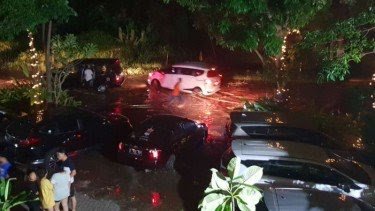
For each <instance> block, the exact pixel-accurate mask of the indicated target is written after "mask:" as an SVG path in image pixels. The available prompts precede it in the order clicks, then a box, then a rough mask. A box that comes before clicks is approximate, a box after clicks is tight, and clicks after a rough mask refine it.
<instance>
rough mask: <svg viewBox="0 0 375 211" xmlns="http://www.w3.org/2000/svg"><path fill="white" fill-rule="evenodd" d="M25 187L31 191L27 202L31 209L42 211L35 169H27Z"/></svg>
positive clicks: (32, 210) (31, 210)
mask: <svg viewBox="0 0 375 211" xmlns="http://www.w3.org/2000/svg"><path fill="white" fill-rule="evenodd" d="M25 189H26V191H28V192H29V193H30V195H29V197H28V200H29V201H28V202H27V203H26V205H27V207H28V208H29V210H30V211H41V208H40V205H41V204H40V201H39V197H38V196H39V187H38V180H37V176H36V172H35V171H34V170H28V171H27V179H26V184H25Z"/></svg>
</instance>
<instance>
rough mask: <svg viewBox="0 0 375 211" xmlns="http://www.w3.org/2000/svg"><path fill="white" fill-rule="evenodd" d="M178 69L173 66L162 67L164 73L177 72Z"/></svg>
mask: <svg viewBox="0 0 375 211" xmlns="http://www.w3.org/2000/svg"><path fill="white" fill-rule="evenodd" d="M177 71H178V69H177V68H175V67H172V68H167V69H164V71H163V72H164V73H165V74H177Z"/></svg>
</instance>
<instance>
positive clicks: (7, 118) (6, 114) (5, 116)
mask: <svg viewBox="0 0 375 211" xmlns="http://www.w3.org/2000/svg"><path fill="white" fill-rule="evenodd" d="M16 116H17V115H16V114H14V113H13V112H11V111H9V110H7V109H4V108H1V107H0V134H3V133H4V132H5V128H6V127H7V126H8V125H9V124H10V123H11V121H12V120H13V119H15V118H16Z"/></svg>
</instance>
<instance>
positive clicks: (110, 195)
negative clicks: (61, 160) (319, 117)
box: [73, 77, 343, 210]
mask: <svg viewBox="0 0 375 211" xmlns="http://www.w3.org/2000/svg"><path fill="white" fill-rule="evenodd" d="M145 81H146V78H145V77H137V78H132V79H131V80H128V81H126V82H125V84H124V86H123V87H120V88H116V89H111V90H108V91H107V92H106V93H102V94H100V93H96V92H95V91H93V90H75V91H73V94H74V95H75V96H76V97H77V98H78V99H79V100H81V101H82V102H83V105H84V106H85V107H86V108H87V109H89V110H93V111H97V112H103V111H105V112H115V113H118V114H122V115H125V116H127V117H129V119H130V121H131V122H132V124H133V125H134V126H135V127H136V126H137V125H138V124H139V123H140V122H141V121H142V120H144V119H146V118H147V117H150V116H152V115H155V114H174V115H178V116H183V117H187V118H190V119H193V120H196V121H200V122H204V123H206V124H207V126H208V129H209V138H208V140H207V143H205V145H204V147H203V148H202V149H201V150H200V151H197V152H196V154H195V155H193V156H192V159H193V160H192V161H191V162H193V163H195V164H196V165H194V169H192V170H191V171H188V172H187V171H183V169H182V170H181V169H178V171H167V170H164V169H159V170H155V171H136V170H135V169H134V168H132V167H130V166H126V165H122V164H119V163H117V162H115V161H114V160H113V159H111V158H107V157H104V156H103V155H101V154H100V153H99V152H96V151H88V152H86V153H84V154H83V155H79V156H78V157H76V158H75V162H76V165H77V169H78V175H77V180H76V182H77V183H76V185H77V191H78V192H80V193H81V194H85V195H86V196H87V197H91V198H93V199H100V200H110V201H112V202H114V203H116V204H117V205H119V207H120V208H121V210H196V209H197V206H198V202H199V200H200V199H201V198H202V194H203V191H204V189H205V187H206V186H207V185H208V182H209V179H210V171H209V169H210V168H218V166H219V161H220V157H221V154H222V153H223V151H224V150H225V149H226V146H227V144H226V143H225V141H224V139H223V132H224V128H225V124H226V122H227V121H228V119H229V112H230V111H231V110H232V109H234V108H237V107H242V106H243V103H244V101H245V100H249V101H254V100H257V99H259V98H262V97H269V96H272V94H273V93H274V91H273V87H272V86H271V85H269V84H265V83H263V82H253V83H251V84H246V83H245V84H244V83H227V84H226V85H224V86H223V87H222V89H221V91H220V92H218V93H216V94H214V95H211V96H206V97H201V96H195V95H191V94H184V95H183V103H181V104H177V103H173V104H170V103H169V101H168V96H169V94H170V91H168V90H161V91H157V90H149V89H148V87H147V85H146V84H145ZM328 86H330V85H327V87H324V86H323V87H321V90H320V91H317V88H316V85H314V84H311V85H307V86H304V88H303V89H300V88H298V87H299V86H297V88H293V89H292V92H291V93H293V98H294V99H293V101H294V102H296V105H297V104H298V106H299V107H301V108H302V107H306V106H309V105H311V104H312V103H313V104H314V105H318V106H321V107H322V108H324V109H328V110H329V109H331V108H334V107H335V104H337V103H338V102H340V101H341V99H340V98H341V97H342V90H343V89H342V88H343V87H340V86H338V88H335V89H331V88H332V87H330V88H329V89H330V92H324V91H322V90H326V89H327V88H328ZM309 89H310V91H306V90H309Z"/></svg>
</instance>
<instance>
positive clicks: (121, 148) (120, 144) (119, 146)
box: [118, 142, 125, 151]
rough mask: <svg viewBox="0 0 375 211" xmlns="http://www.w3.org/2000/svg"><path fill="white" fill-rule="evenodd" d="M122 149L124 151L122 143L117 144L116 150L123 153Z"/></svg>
mask: <svg viewBox="0 0 375 211" xmlns="http://www.w3.org/2000/svg"><path fill="white" fill-rule="evenodd" d="M124 149H125V145H124V143H122V142H120V143H118V150H119V151H123V150H124Z"/></svg>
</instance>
